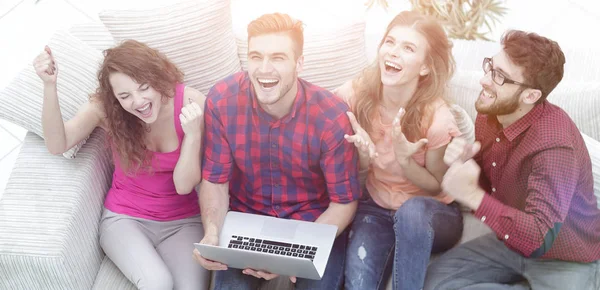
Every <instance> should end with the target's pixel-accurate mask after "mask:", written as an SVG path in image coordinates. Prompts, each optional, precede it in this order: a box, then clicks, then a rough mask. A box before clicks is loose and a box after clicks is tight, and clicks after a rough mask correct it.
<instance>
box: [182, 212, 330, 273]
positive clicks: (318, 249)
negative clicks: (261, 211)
mask: <svg viewBox="0 0 600 290" xmlns="http://www.w3.org/2000/svg"><path fill="white" fill-rule="evenodd" d="M336 232H337V226H334V225H326V224H318V223H313V222H305V221H299V220H290V219H281V218H275V217H270V216H263V215H256V214H248V213H242V212H235V211H229V212H228V213H227V215H226V217H225V222H224V224H223V229H222V230H221V235H220V237H219V245H218V246H211V245H204V244H199V243H195V244H194V245H195V247H196V249H198V251H199V252H200V254H201V255H202V257H204V258H206V259H209V260H213V261H217V262H221V263H223V264H225V265H227V266H228V267H231V268H238V269H246V268H250V269H254V270H261V271H267V272H270V273H273V274H279V275H284V276H295V277H298V278H306V279H313V280H321V278H323V273H324V272H325V267H326V266H327V260H328V259H329V254H330V252H331V248H332V247H333V242H334V240H335V236H336Z"/></svg>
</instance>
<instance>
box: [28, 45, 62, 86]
mask: <svg viewBox="0 0 600 290" xmlns="http://www.w3.org/2000/svg"><path fill="white" fill-rule="evenodd" d="M33 68H34V69H35V73H36V74H37V75H38V76H39V77H40V79H42V81H43V82H44V84H56V77H57V76H58V66H57V65H56V61H55V60H54V57H53V56H52V51H51V50H50V47H48V46H47V45H46V47H45V48H44V51H42V52H41V53H40V54H39V55H38V56H37V57H36V58H35V59H34V60H33Z"/></svg>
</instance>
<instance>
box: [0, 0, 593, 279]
mask: <svg viewBox="0 0 600 290" xmlns="http://www.w3.org/2000/svg"><path fill="white" fill-rule="evenodd" d="M197 1H200V2H202V1H205V2H206V1H208V2H211V1H213V2H214V1H215V0H197ZM226 9H229V6H227V8H226ZM239 9H241V8H239ZM173 11H180V10H173ZM238 12H239V11H238ZM157 13H158V14H160V12H157ZM290 13H291V14H292V15H294V14H293V11H291V12H290ZM234 14H235V11H234ZM104 16H105V18H104V20H105V24H107V25H108V26H110V25H113V29H114V30H113V31H111V32H113V35H112V36H111V34H110V33H109V32H108V31H107V30H106V28H104V26H103V25H101V24H99V23H91V24H87V25H81V26H77V27H73V28H71V29H70V31H69V33H70V34H71V35H74V36H75V37H78V38H79V39H81V40H82V41H83V42H84V43H87V44H88V45H89V46H90V47H93V48H96V49H102V48H106V47H109V46H110V45H112V44H113V43H114V40H113V37H114V36H115V34H117V35H119V33H121V34H120V36H121V37H132V36H133V37H135V36H137V35H136V32H135V31H134V32H132V33H131V34H128V33H127V32H128V31H127V30H123V29H119V28H122V27H124V26H123V25H122V23H121V24H120V23H119V21H120V20H122V19H121V18H127V17H130V18H132V17H133V18H139V17H142V16H140V14H135V13H134V14H131V13H129V14H127V13H124V14H119V13H112V14H109V15H104ZM154 16H156V15H154ZM163 16H164V14H163ZM159 19H160V20H161V21H163V22H161V21H156V22H157V23H154V24H155V25H159V26H160V25H166V24H165V23H166V22H165V21H167V22H168V20H169V19H168V16H164V18H159ZM111 21H112V22H111ZM246 23H247V19H246V20H243V21H237V23H236V21H234V22H233V25H234V26H235V25H237V26H236V27H233V29H232V30H233V31H234V32H235V33H233V34H229V33H225V34H221V36H218V35H217V36H215V37H216V38H219V37H220V40H213V41H219V42H220V43H225V44H224V45H226V46H227V45H231V43H233V45H235V46H236V47H238V49H239V53H236V55H235V58H234V59H233V60H232V59H226V60H222V61H223V62H225V63H227V65H223V66H219V68H216V69H214V70H210V71H209V72H208V73H209V74H210V75H208V76H207V75H206V74H207V72H206V71H200V72H198V71H194V66H188V67H186V68H185V69H184V72H185V73H186V75H187V76H188V77H189V76H190V75H192V77H195V78H193V79H192V81H193V83H194V84H195V85H196V87H197V88H199V89H201V90H203V91H204V92H206V89H207V87H209V86H210V82H212V80H211V81H206V78H207V77H208V78H209V79H218V78H219V77H221V76H222V75H223V74H224V73H226V72H228V71H235V70H237V69H239V67H240V66H241V67H244V60H245V40H244V39H245V36H244V35H243V31H244V28H245V24H246ZM178 25H179V24H178ZM342 26H343V27H338V28H335V27H334V28H330V29H329V30H328V31H323V30H320V29H315V28H314V26H313V27H312V28H311V26H310V25H307V37H306V42H307V44H306V45H305V50H306V51H305V52H306V55H307V57H306V66H307V72H306V73H305V74H304V75H303V76H304V77H306V78H307V79H309V80H311V81H314V82H315V83H317V84H320V85H322V86H324V87H327V88H329V89H332V88H335V87H336V86H337V85H339V84H341V83H343V82H344V81H346V80H347V79H349V78H351V77H352V76H354V75H356V73H358V71H360V69H361V68H362V67H364V66H365V65H366V64H367V63H368V59H372V57H373V56H372V55H370V56H368V55H367V54H366V52H367V51H374V50H375V49H374V46H376V45H377V44H378V42H379V39H378V37H379V36H378V35H373V34H368V33H367V34H365V30H364V23H362V22H360V21H358V22H356V21H354V22H352V21H350V22H348V23H346V24H345V25H342ZM137 29H138V30H139V29H141V28H139V27H138V28H137ZM152 29H157V28H156V27H154V28H152ZM382 29H383V28H382ZM184 32H185V31H184ZM234 35H235V36H237V41H236V39H235V36H234ZM144 37H145V38H144ZM153 37H155V35H154V34H152V33H149V34H148V35H142V39H141V40H145V39H149V41H150V42H151V41H154V40H155V39H153ZM117 38H118V37H117ZM340 39H343V41H342V42H340ZM158 43H159V44H161V45H163V46H165V47H161V48H162V49H164V50H167V51H168V54H169V53H171V54H173V53H174V54H177V50H174V51H173V50H171V51H169V49H172V47H170V46H169V43H167V44H166V45H165V44H164V42H162V43H161V42H158ZM200 43H201V42H200ZM159 46H160V45H159ZM229 47H230V46H229ZM328 48H329V49H328ZM190 49H191V48H190ZM498 49H499V46H498V44H497V43H488V42H480V41H477V42H469V41H455V48H454V55H455V57H456V60H457V67H458V70H457V73H456V76H455V78H454V79H453V81H452V83H451V84H450V94H451V97H452V98H454V99H455V100H456V102H457V104H458V105H460V106H461V107H463V108H465V109H466V111H467V112H468V113H469V115H470V117H471V118H473V119H474V117H475V110H474V108H473V103H474V101H475V98H476V97H477V95H478V93H479V90H480V87H479V84H478V78H479V77H480V76H481V74H482V73H481V68H480V63H481V60H482V59H483V57H484V56H490V55H493V54H494V53H496V52H497V51H498ZM194 53H203V52H194V51H191V52H189V53H187V54H179V55H178V56H177V57H178V58H177V57H176V58H177V60H178V61H179V62H181V61H197V60H196V59H193V58H192V57H193V56H194ZM228 53H229V52H228ZM579 55H580V54H577V53H572V54H571V55H567V62H570V61H571V57H573V58H577V57H578V56H579ZM64 57H65V58H68V56H64ZM217 61H219V60H217ZM238 63H241V65H238ZM575 63H579V64H581V65H585V63H586V61H585V60H581V59H579V60H576V61H575ZM60 64H63V63H60ZM90 65H91V64H90ZM67 66H68V65H63V66H62V67H61V68H63V72H64V70H65V67H67ZM224 67H225V68H224ZM571 69H572V70H575V69H576V68H571ZM28 73H29V74H30V73H31V72H28ZM567 74H568V71H567ZM25 75H27V74H25ZM64 75H65V74H64V73H62V72H61V76H64ZM20 77H21V78H24V75H21V76H20ZM92 77H94V76H92ZM566 78H568V75H567V76H566ZM186 80H189V79H186ZM33 81H37V80H32V82H33ZM9 86H11V85H9ZM81 87H82V86H81V85H80V84H79V83H75V84H72V85H64V86H63V87H62V90H65V91H71V92H77V91H78V90H79V89H80V88H81ZM10 93H11V92H9V93H8V94H10ZM13 93H14V92H13ZM87 93H90V92H89V91H88V92H79V94H83V96H82V97H81V100H79V101H80V102H81V101H84V100H85V95H86V94H87ZM599 93H600V87H599V86H598V84H597V83H594V82H587V81H586V80H581V79H576V80H571V81H570V82H568V81H567V80H565V82H563V83H561V85H560V86H559V87H558V88H557V90H556V91H555V92H554V93H552V94H551V95H550V97H549V100H550V101H552V102H554V103H556V104H558V105H560V106H562V107H563V108H565V110H567V112H568V113H569V114H571V116H573V119H574V120H575V122H576V124H577V125H578V126H579V127H580V129H581V130H582V132H584V133H585V134H587V135H589V136H591V137H589V138H586V141H587V142H588V147H590V148H591V147H593V146H594V149H593V151H591V152H590V153H591V154H592V155H594V157H593V162H594V170H595V177H596V178H595V192H596V194H597V196H598V197H599V198H600V186H599V183H600V177H598V176H599V175H600V170H599V169H598V168H599V167H600V157H599V155H600V145H599V144H600V143H598V140H600V119H599V116H598V113H599V112H600V97H599V96H598V95H599ZM6 96H7V93H6V91H5V93H4V95H1V94H0V101H2V98H6ZM4 101H5V100H4ZM61 105H63V104H62V103H61ZM67 105H68V104H67ZM71 105H72V107H75V108H76V104H71ZM38 106H39V104H38ZM38 109H39V108H38ZM63 109H64V110H65V112H71V114H72V113H73V112H74V111H73V108H70V109H71V111H69V108H63ZM15 114H16V113H15ZM11 116H12V117H11ZM15 116H16V115H10V114H9V113H6V112H5V113H4V114H3V113H2V112H0V117H5V118H7V119H9V120H10V121H13V122H19V121H22V120H20V119H22V117H21V116H20V115H19V116H18V117H15ZM37 116H38V117H39V115H37ZM34 117H35V116H34ZM34 121H35V120H34ZM37 121H38V123H39V120H37ZM32 122H33V121H32ZM36 128H37V131H36V130H35V128H34V127H31V129H30V131H32V132H29V133H28V134H27V136H26V137H25V140H24V142H23V146H22V148H21V151H20V153H19V156H18V158H17V161H16V163H15V165H14V168H13V170H12V174H11V176H10V178H9V181H8V183H7V186H6V190H5V193H4V196H3V198H2V200H0V289H10V290H13V289H27V290H29V289H111V290H112V289H135V288H134V286H133V285H132V284H131V283H130V282H129V281H128V280H127V279H126V278H125V277H124V276H123V275H122V274H121V272H120V271H119V270H118V269H117V268H116V267H115V266H114V264H113V263H112V262H111V261H110V260H109V259H108V258H107V257H106V256H105V255H104V253H103V252H102V250H101V248H100V246H99V244H98V222H99V220H100V214H101V211H102V204H103V200H104V195H105V193H106V192H107V190H108V188H109V186H110V182H111V178H112V170H113V167H112V165H111V157H110V153H109V151H108V149H107V147H106V146H105V143H104V142H105V136H104V133H103V132H102V131H100V130H96V131H95V132H94V133H93V134H92V135H91V136H90V138H89V139H88V140H87V142H86V143H85V144H84V145H83V146H81V149H79V151H78V152H77V155H76V158H75V159H66V158H63V157H62V156H53V155H51V154H49V153H48V152H47V149H46V147H45V146H44V141H43V139H42V138H41V137H40V136H38V135H40V132H39V126H38V127H36ZM36 133H37V134H36ZM488 231H489V229H488V228H487V227H486V226H485V225H483V224H482V223H480V222H479V221H478V220H476V219H475V218H474V217H473V216H472V215H470V214H465V230H464V235H463V238H462V242H464V241H467V240H470V239H472V238H474V237H477V236H479V235H481V234H483V233H486V232H488ZM275 288H276V287H275ZM390 289H391V288H390Z"/></svg>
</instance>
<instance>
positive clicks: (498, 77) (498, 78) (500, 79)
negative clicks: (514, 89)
mask: <svg viewBox="0 0 600 290" xmlns="http://www.w3.org/2000/svg"><path fill="white" fill-rule="evenodd" d="M482 67H483V72H484V73H485V74H487V73H489V72H490V71H491V72H492V80H494V82H495V83H496V84H498V85H499V86H501V85H504V84H515V85H519V86H524V87H528V88H533V86H530V85H528V84H524V83H521V82H517V81H513V80H511V79H509V78H507V77H505V76H504V75H503V74H502V73H501V72H499V71H497V70H495V69H494V66H493V64H492V59H491V58H490V57H486V58H484V59H483V65H482Z"/></svg>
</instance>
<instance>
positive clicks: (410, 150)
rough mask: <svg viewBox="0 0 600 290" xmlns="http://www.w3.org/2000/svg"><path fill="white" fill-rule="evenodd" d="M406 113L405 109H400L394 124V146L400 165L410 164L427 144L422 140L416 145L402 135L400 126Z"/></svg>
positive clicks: (425, 140)
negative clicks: (412, 157) (412, 158)
mask: <svg viewBox="0 0 600 290" xmlns="http://www.w3.org/2000/svg"><path fill="white" fill-rule="evenodd" d="M405 112H406V111H405V110H404V108H400V110H399V111H398V114H397V115H396V118H394V122H393V123H392V144H393V147H394V153H395V155H396V159H397V160H398V162H400V164H405V163H406V162H408V161H409V159H410V158H411V156H413V155H414V154H415V153H417V151H419V149H421V148H422V147H423V146H425V144H427V139H421V140H419V141H417V142H414V143H413V142H410V141H408V140H407V139H406V136H405V135H404V133H402V126H401V125H400V124H401V123H402V118H403V117H404V113H405Z"/></svg>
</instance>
